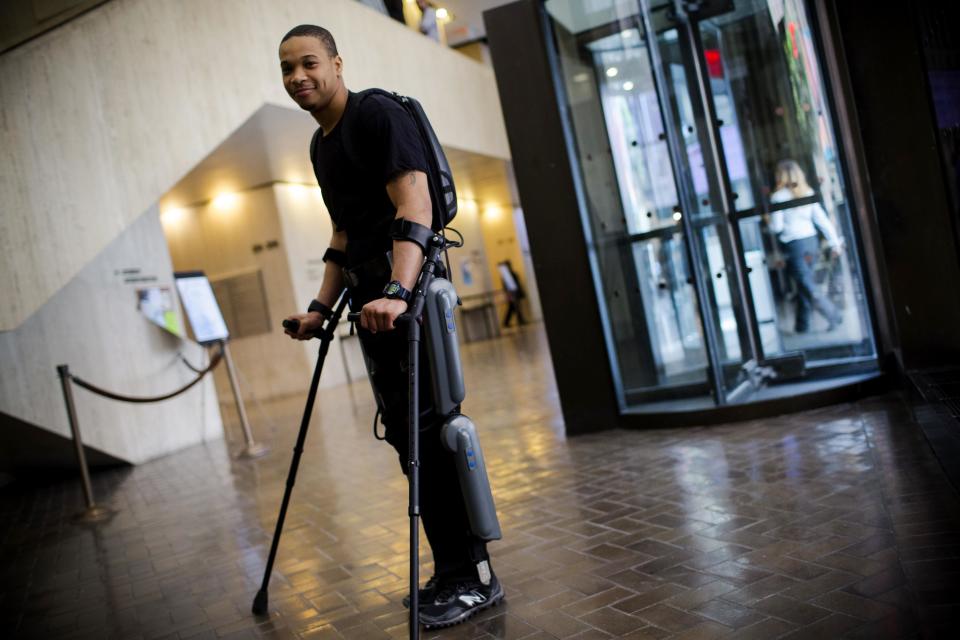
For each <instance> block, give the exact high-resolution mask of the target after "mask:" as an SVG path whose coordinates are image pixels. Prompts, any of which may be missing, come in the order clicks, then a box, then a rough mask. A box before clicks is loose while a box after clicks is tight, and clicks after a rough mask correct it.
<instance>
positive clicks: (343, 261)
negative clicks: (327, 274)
mask: <svg viewBox="0 0 960 640" xmlns="http://www.w3.org/2000/svg"><path fill="white" fill-rule="evenodd" d="M323 261H324V262H327V261H330V262H332V263H333V264H335V265H338V266H340V267H343V268H344V269H346V267H347V254H346V253H344V252H343V251H340V250H339V249H334V248H333V247H330V248H328V249H327V252H326V253H324V254H323Z"/></svg>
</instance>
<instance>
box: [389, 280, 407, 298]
mask: <svg viewBox="0 0 960 640" xmlns="http://www.w3.org/2000/svg"><path fill="white" fill-rule="evenodd" d="M410 295H411V294H410V290H409V289H404V288H403V285H402V284H400V282H399V281H397V280H391V281H390V282H388V283H387V286H385V287H384V288H383V297H384V298H389V299H391V300H403V301H404V302H410Z"/></svg>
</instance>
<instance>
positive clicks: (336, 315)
mask: <svg viewBox="0 0 960 640" xmlns="http://www.w3.org/2000/svg"><path fill="white" fill-rule="evenodd" d="M347 302H348V298H347V294H346V293H343V294H341V296H340V301H339V302H338V303H337V307H336V310H335V311H334V312H333V315H331V316H330V319H329V320H327V322H326V324H325V326H324V327H323V328H322V329H320V331H318V332H317V333H315V334H314V337H316V338H320V353H319V355H318V356H317V366H316V367H315V368H314V370H313V379H312V380H311V381H310V392H309V393H308V394H307V405H306V406H305V407H304V408H303V418H302V419H301V420H300V433H299V434H298V435H297V444H296V445H295V446H294V447H293V459H292V460H291V461H290V471H289V472H288V473H287V487H286V489H285V490H284V492H283V502H281V503H280V515H279V516H278V517H277V526H276V529H274V532H273V542H272V543H271V545H270V555H269V556H267V567H266V569H264V572H263V583H262V584H261V585H260V590H259V591H257V595H256V596H255V597H254V598H253V609H252V610H253V613H254V615H258V616H260V615H263V614H265V613H266V612H267V588H268V587H269V586H270V574H271V573H272V572H273V561H274V560H275V559H276V557H277V548H278V547H279V546H280V533H281V532H282V531H283V521H284V519H285V518H286V517H287V506H288V505H289V504H290V494H291V493H292V492H293V485H294V483H295V482H296V478H297V468H298V467H299V466H300V456H301V455H302V454H303V443H304V442H305V441H306V439H307V428H308V427H309V426H310V416H311V415H312V414H313V402H314V400H316V397H317V388H318V386H319V384H320V372H321V371H323V362H324V360H326V358H327V351H329V350H330V343H331V342H333V338H334V335H335V334H334V331H335V330H336V328H337V324H338V323H339V322H340V316H341V315H342V314H343V310H344V308H346V306H347ZM283 326H284V327H285V328H286V329H287V330H289V331H296V330H297V329H298V328H299V323H298V322H297V321H296V320H291V321H287V320H285V321H284V325H283Z"/></svg>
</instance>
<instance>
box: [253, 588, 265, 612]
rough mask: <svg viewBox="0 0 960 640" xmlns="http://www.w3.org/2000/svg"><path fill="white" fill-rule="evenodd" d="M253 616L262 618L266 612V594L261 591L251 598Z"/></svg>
mask: <svg viewBox="0 0 960 640" xmlns="http://www.w3.org/2000/svg"><path fill="white" fill-rule="evenodd" d="M252 611H253V615H255V616H262V615H263V614H265V613H266V612H267V592H266V591H264V590H263V589H260V591H257V595H256V596H254V598H253V609H252Z"/></svg>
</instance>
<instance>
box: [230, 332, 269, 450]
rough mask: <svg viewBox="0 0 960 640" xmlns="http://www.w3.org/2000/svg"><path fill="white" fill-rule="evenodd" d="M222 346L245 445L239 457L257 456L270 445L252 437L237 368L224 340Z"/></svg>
mask: <svg viewBox="0 0 960 640" xmlns="http://www.w3.org/2000/svg"><path fill="white" fill-rule="evenodd" d="M221 347H222V348H223V359H224V361H225V362H226V363H227V377H228V378H229V379H230V388H231V389H232V390H233V399H234V400H235V401H236V403H237V414H238V415H239V416H240V426H241V427H242V428H243V439H244V441H245V442H246V445H245V446H244V447H243V450H242V451H241V452H240V455H239V457H240V458H259V457H261V456H265V455H266V454H268V453H269V452H270V447H268V446H267V445H265V444H263V443H261V442H256V441H255V440H254V439H253V431H252V430H251V429H250V420H248V419H247V410H246V408H245V407H244V406H243V396H241V395H240V383H239V382H238V381H237V370H236V368H235V367H234V366H233V358H232V357H231V356H230V347H229V346H228V345H227V342H226V341H223V342H222V343H221Z"/></svg>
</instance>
